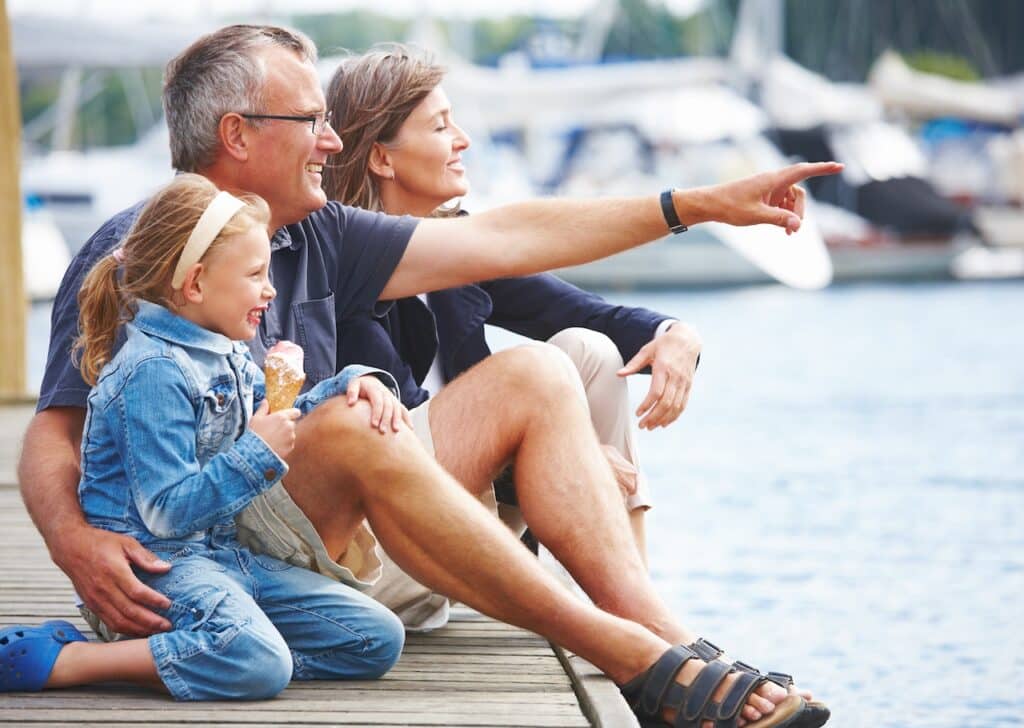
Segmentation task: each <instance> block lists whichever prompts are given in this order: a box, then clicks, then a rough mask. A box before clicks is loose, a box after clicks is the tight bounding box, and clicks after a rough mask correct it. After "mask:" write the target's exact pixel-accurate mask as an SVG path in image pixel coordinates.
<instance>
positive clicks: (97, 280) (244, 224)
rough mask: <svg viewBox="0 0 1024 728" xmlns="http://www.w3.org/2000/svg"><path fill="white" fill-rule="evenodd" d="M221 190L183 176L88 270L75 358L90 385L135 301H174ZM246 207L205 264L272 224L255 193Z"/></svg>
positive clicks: (245, 197)
mask: <svg viewBox="0 0 1024 728" xmlns="http://www.w3.org/2000/svg"><path fill="white" fill-rule="evenodd" d="M218 192H220V190H219V189H218V188H217V186H216V185H214V184H213V183H212V182H210V181H209V180H208V179H206V178H205V177H201V176H200V175H197V174H180V175H178V176H177V177H175V178H174V181H173V182H171V183H170V184H169V185H167V186H166V187H164V188H163V189H162V190H160V191H159V192H157V193H156V194H155V195H153V197H152V198H151V199H150V201H149V202H148V203H147V204H146V206H145V207H144V208H143V210H142V213H141V214H140V215H139V217H138V219H137V220H136V221H135V224H134V225H132V228H131V230H129V232H128V235H127V236H126V237H125V238H124V240H123V241H122V242H121V245H120V247H119V248H116V249H115V250H114V251H113V252H112V253H111V254H109V255H106V256H104V257H103V258H101V259H100V260H99V262H98V263H96V265H95V266H94V267H93V268H92V270H90V271H89V274H88V275H87V276H86V277H85V282H84V283H83V284H82V288H81V290H79V292H78V307H79V315H78V331H79V335H78V338H77V339H75V344H74V355H75V356H76V357H78V358H77V360H76V363H77V365H78V367H79V369H81V371H82V377H83V378H84V379H85V381H86V382H88V383H89V384H95V383H96V379H97V378H98V376H99V372H100V370H101V369H102V368H103V365H104V364H106V363H107V362H108V361H110V357H111V353H112V351H113V347H114V337H115V335H116V333H117V328H118V327H119V326H120V325H121V324H124V323H127V322H128V321H131V320H132V318H134V316H135V305H134V304H135V302H136V301H137V300H138V299H140V298H141V299H144V300H146V301H151V302H153V303H158V304H161V305H163V306H167V305H169V304H170V303H171V293H172V291H171V276H172V275H173V274H174V268H175V266H176V265H177V263H178V258H179V257H180V256H181V251H182V250H183V249H184V247H185V243H186V242H188V238H189V235H190V234H191V233H192V229H193V228H194V227H195V225H196V223H197V222H198V221H199V217H200V215H202V214H203V212H204V211H205V210H206V208H207V207H208V206H209V204H210V202H211V201H212V200H213V198H214V197H215V196H216V195H217V193H218ZM238 197H239V199H241V200H243V201H244V202H245V203H246V204H245V206H244V207H242V208H241V209H239V211H238V212H236V213H235V214H234V215H233V216H232V217H231V219H230V220H229V221H228V222H227V224H225V225H224V227H223V228H222V229H221V231H220V232H219V233H218V234H217V237H216V238H214V241H213V242H212V243H211V244H210V247H209V248H208V249H207V251H206V253H204V254H203V258H201V259H200V260H203V259H205V258H206V256H207V255H209V254H210V251H211V250H214V249H215V248H217V247H219V246H220V245H222V244H223V241H224V239H225V238H227V237H229V236H231V235H237V234H239V233H245V232H248V231H249V230H251V229H252V228H253V227H254V226H257V225H261V226H263V227H264V228H266V227H267V225H268V224H269V223H270V208H269V207H268V206H267V203H266V202H264V201H263V199H262V198H260V197H257V196H256V195H238Z"/></svg>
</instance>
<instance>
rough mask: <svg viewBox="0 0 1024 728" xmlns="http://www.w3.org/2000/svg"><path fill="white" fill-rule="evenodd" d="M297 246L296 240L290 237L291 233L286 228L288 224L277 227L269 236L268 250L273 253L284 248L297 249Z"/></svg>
mask: <svg viewBox="0 0 1024 728" xmlns="http://www.w3.org/2000/svg"><path fill="white" fill-rule="evenodd" d="M298 247H299V245H298V242H297V241H295V240H293V239H292V233H291V231H290V230H289V229H288V226H287V225H285V226H284V227H279V228H278V229H277V232H275V233H274V235H273V236H272V237H271V238H270V252H271V253H274V252H276V251H278V250H283V249H284V248H291V249H292V250H297V249H298Z"/></svg>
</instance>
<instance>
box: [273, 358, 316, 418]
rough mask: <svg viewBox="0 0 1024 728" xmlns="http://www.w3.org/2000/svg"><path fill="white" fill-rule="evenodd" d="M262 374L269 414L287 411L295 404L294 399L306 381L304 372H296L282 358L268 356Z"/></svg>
mask: <svg viewBox="0 0 1024 728" xmlns="http://www.w3.org/2000/svg"><path fill="white" fill-rule="evenodd" d="M263 373H264V375H265V376H266V378H267V402H268V403H269V404H270V411H271V412H278V411H280V410H284V409H288V408H289V407H291V406H292V405H293V404H295V398H296V397H298V396H299V390H300V389H302V384H303V383H304V382H305V381H306V374H305V372H303V371H301V370H300V371H296V370H295V369H294V368H293V367H291V366H289V365H288V362H286V361H285V360H284V359H283V358H281V357H279V356H274V355H270V356H268V357H267V360H266V362H265V364H264V367H263Z"/></svg>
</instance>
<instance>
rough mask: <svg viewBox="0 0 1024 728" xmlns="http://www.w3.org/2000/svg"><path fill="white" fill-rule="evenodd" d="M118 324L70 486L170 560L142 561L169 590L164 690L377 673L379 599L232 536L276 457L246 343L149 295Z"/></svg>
mask: <svg viewBox="0 0 1024 728" xmlns="http://www.w3.org/2000/svg"><path fill="white" fill-rule="evenodd" d="M126 328H127V332H128V337H127V341H126V343H125V345H124V346H123V347H122V348H121V350H120V351H119V352H118V354H117V355H116V356H115V357H114V359H113V360H112V361H111V362H110V363H108V364H107V366H105V367H104V369H103V371H102V373H101V375H100V378H99V381H98V382H97V384H96V386H95V387H94V388H93V390H92V392H91V393H90V395H89V406H88V413H87V416H86V423H85V430H84V435H83V439H82V480H81V482H80V484H79V499H80V501H81V503H82V509H83V510H84V512H85V514H86V518H87V519H88V520H89V522H90V523H91V524H93V525H95V526H98V527H101V528H104V529H107V530H110V531H115V532H118V533H123V534H127V535H129V536H133V537H135V538H136V539H138V540H139V541H140V542H141V543H142V544H143V545H144V546H146V547H147V548H149V549H150V550H152V551H154V552H155V553H156V554H157V555H158V556H160V557H161V558H163V559H164V560H166V561H169V562H170V563H171V564H172V567H171V570H170V571H169V572H167V573H166V574H162V575H160V574H150V573H148V572H144V571H141V570H139V571H138V576H139V578H140V579H142V580H143V581H144V582H145V583H146V584H148V585H149V586H151V587H152V588H154V589H156V590H157V591H159V592H161V593H163V594H165V595H167V597H168V598H169V599H170V600H171V601H172V605H171V607H170V608H169V609H168V610H167V611H166V612H165V613H164V614H165V616H166V617H167V618H168V619H169V620H170V622H171V623H172V625H173V628H172V631H170V632H166V633H162V634H156V635H153V636H151V637H150V638H149V646H150V650H151V651H152V653H153V657H154V659H155V661H156V666H157V670H158V671H159V674H160V678H161V679H162V680H163V683H164V685H166V687H167V689H168V690H169V691H170V692H171V694H172V695H173V696H174V697H175V698H177V699H180V700H216V699H228V698H242V699H257V698H267V697H271V696H273V695H276V694H277V693H278V692H280V691H281V690H282V689H283V688H284V687H285V686H286V685H287V684H288V682H289V680H291V679H292V678H295V679H300V680H302V679H306V680H309V679H345V678H349V679H369V678H374V677H378V676H380V675H382V674H384V673H385V672H387V670H388V669H390V668H391V667H392V665H394V663H395V662H396V661H397V659H398V655H399V653H400V652H401V648H402V644H403V640H404V632H403V629H402V624H401V622H399V620H398V619H397V618H396V617H395V616H394V615H393V614H392V613H391V612H390V611H388V610H387V609H386V608H385V607H383V606H382V605H380V604H379V603H377V602H375V601H373V600H372V599H370V598H369V597H366V596H364V595H362V594H360V593H359V592H357V591H355V590H353V589H351V588H350V587H347V586H345V585H343V584H339V583H337V582H335V581H333V580H331V579H328V578H326V577H324V576H321V575H319V574H316V573H313V572H311V571H306V570H305V569H300V568H297V567H294V566H291V565H289V564H286V563H284V562H283V561H278V560H277V559H273V558H271V557H269V556H262V555H257V554H253V553H251V552H250V551H248V550H247V549H245V548H242V547H241V546H240V545H239V543H238V540H237V538H236V530H235V523H234V516H235V514H236V513H238V512H239V511H241V510H242V509H243V508H245V507H246V506H247V505H248V504H249V502H250V501H251V500H252V499H253V498H254V497H255V496H256V495H258V494H260V493H262V492H264V491H266V490H267V489H268V488H270V487H271V486H272V485H274V484H275V483H277V482H278V481H279V480H280V479H281V478H282V477H283V476H284V475H285V473H286V472H287V469H288V466H287V464H286V463H285V462H284V461H283V460H281V459H280V458H279V457H278V456H277V455H276V454H275V453H274V452H273V451H272V450H271V449H270V448H269V447H268V446H267V445H266V443H264V442H263V440H262V439H261V438H260V437H259V436H258V435H256V434H255V433H253V432H252V431H251V430H249V429H248V423H249V419H250V417H251V416H252V412H253V410H254V407H256V406H258V405H259V402H260V401H261V400H262V399H263V395H264V387H263V381H264V380H263V372H262V371H261V370H260V369H259V367H257V366H256V365H255V364H254V363H253V361H252V359H251V357H250V355H249V352H248V350H247V348H246V347H245V345H244V344H242V343H238V342H232V341H230V340H229V339H227V338H226V337H224V336H222V335H220V334H216V333H213V332H211V331H208V330H206V329H203V328H201V327H199V326H198V325H196V324H194V323H192V322H190V321H188V320H187V319H184V318H181V317H179V316H176V315H175V314H173V313H171V312H170V311H168V310H167V309H165V308H163V307H162V306H159V305H157V304H154V303H150V302H147V301H139V302H138V309H137V313H136V315H135V318H134V320H133V321H132V322H131V323H130V324H128V325H127V327H126ZM370 373H372V374H375V375H377V376H381V373H380V372H378V371H377V370H373V369H370V368H368V367H361V366H350V367H346V368H345V369H344V370H342V371H341V372H340V373H339V374H337V375H336V376H334V377H331V378H329V379H326V380H324V381H322V382H320V383H319V384H317V385H316V386H315V387H313V388H312V389H311V390H310V391H308V392H307V393H305V394H303V395H302V396H301V397H300V398H299V400H298V401H297V402H296V406H297V407H298V408H299V409H300V410H302V411H303V414H305V413H307V412H309V411H310V410H311V409H313V408H314V407H316V406H317V405H318V404H320V403H321V402H323V401H324V400H326V399H328V398H329V397H332V396H335V395H338V394H341V393H343V392H344V391H345V390H346V388H347V385H348V382H349V381H350V380H351V378H352V377H357V376H362V375H365V374H370ZM382 378H384V379H385V381H386V382H387V383H388V384H389V385H392V386H393V380H391V379H390V377H389V376H388V375H383V377H382ZM393 388H394V386H393Z"/></svg>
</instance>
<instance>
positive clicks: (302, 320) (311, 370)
mask: <svg viewBox="0 0 1024 728" xmlns="http://www.w3.org/2000/svg"><path fill="white" fill-rule="evenodd" d="M292 314H293V316H294V318H295V322H296V331H295V335H296V338H297V339H298V342H297V343H298V344H299V346H301V347H302V350H303V352H305V355H306V358H305V365H304V368H305V370H306V375H307V376H308V377H309V381H308V382H307V388H308V387H309V386H311V385H313V384H316V383H317V382H320V381H323V380H324V379H327V378H328V377H333V376H334V372H335V365H336V363H337V360H338V332H337V327H336V323H337V314H336V312H335V310H334V294H333V293H332V294H331V295H330V296H328V297H327V298H318V299H316V300H314V301H303V302H301V303H293V304H292Z"/></svg>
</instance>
